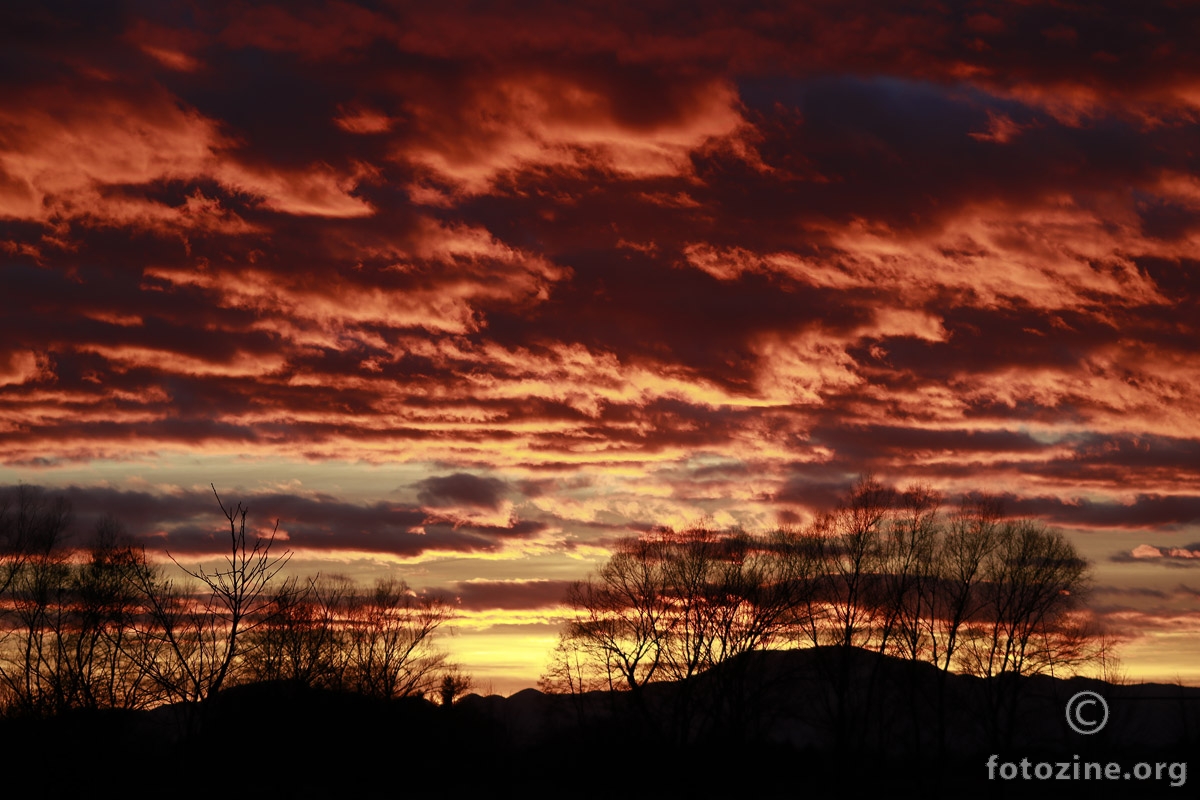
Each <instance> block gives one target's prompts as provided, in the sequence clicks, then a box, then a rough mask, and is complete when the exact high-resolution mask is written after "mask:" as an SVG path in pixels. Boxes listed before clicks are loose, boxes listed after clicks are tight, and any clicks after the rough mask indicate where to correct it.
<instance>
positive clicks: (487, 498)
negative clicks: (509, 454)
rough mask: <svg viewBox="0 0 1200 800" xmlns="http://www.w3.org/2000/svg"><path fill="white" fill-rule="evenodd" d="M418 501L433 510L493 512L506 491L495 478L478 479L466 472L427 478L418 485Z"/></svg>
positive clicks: (504, 484)
mask: <svg viewBox="0 0 1200 800" xmlns="http://www.w3.org/2000/svg"><path fill="white" fill-rule="evenodd" d="M417 487H418V488H419V489H420V491H419V492H418V493H417V498H418V499H419V500H420V501H421V502H422V503H424V504H425V505H427V506H431V507H434V508H444V507H456V506H469V507H474V508H486V509H492V510H495V509H497V508H499V507H500V501H501V500H502V499H503V496H504V493H505V492H506V491H507V490H508V485H507V484H506V483H505V482H504V481H502V480H500V479H498V478H480V477H479V476H477V475H471V474H470V473H467V472H456V473H454V474H453V475H443V476H441V477H434V478H426V479H425V480H423V481H420V482H419V483H418V484H417Z"/></svg>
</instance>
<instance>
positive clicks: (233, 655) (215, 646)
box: [141, 486, 291, 702]
mask: <svg viewBox="0 0 1200 800" xmlns="http://www.w3.org/2000/svg"><path fill="white" fill-rule="evenodd" d="M212 488H213V496H214V497H216V499H217V504H218V505H219V506H220V508H221V512H222V513H223V514H224V515H225V519H226V520H227V521H228V522H229V554H228V555H227V556H225V563H224V566H223V568H219V569H216V570H213V571H208V570H206V569H205V568H204V567H203V566H198V567H197V568H196V569H194V570H192V569H188V568H186V567H183V566H182V565H181V564H179V562H178V560H176V559H175V558H174V556H171V554H170V553H168V554H167V555H168V557H170V558H171V560H172V561H173V562H174V563H175V564H176V566H179V568H180V569H182V570H183V571H184V572H185V573H186V574H187V575H188V576H189V577H190V578H191V579H192V580H193V581H194V583H193V584H192V585H191V586H185V587H180V586H178V585H177V584H175V583H174V582H173V581H169V580H161V579H158V578H157V576H156V575H153V574H147V575H145V576H143V579H142V584H141V589H142V593H143V597H144V598H145V601H146V603H147V605H148V610H149V612H150V624H149V626H148V627H147V628H145V629H144V630H143V631H142V634H143V635H144V636H147V637H150V638H153V639H157V640H158V641H159V643H160V644H161V645H162V648H161V651H162V654H163V655H162V656H161V657H158V658H156V659H155V660H154V661H153V662H151V663H149V664H147V665H146V667H147V668H148V669H149V670H151V671H152V674H153V675H154V678H155V679H156V680H157V681H158V682H159V684H160V685H161V686H162V687H164V690H165V691H166V692H167V694H168V695H170V696H171V697H173V698H176V699H180V700H185V701H191V702H198V701H202V700H206V699H208V698H211V697H213V696H214V695H216V693H217V692H219V691H220V690H221V687H222V686H223V685H224V684H225V682H226V680H227V679H228V678H229V676H230V673H231V670H232V669H233V668H234V666H235V664H237V661H238V658H239V656H240V655H241V654H242V652H241V651H242V644H243V642H244V641H245V640H246V636H247V634H249V633H250V632H251V631H253V630H254V628H255V627H257V626H258V625H260V624H262V621H263V619H264V618H265V616H266V612H267V610H268V609H269V606H270V602H271V597H270V595H269V594H268V592H267V589H268V587H269V585H270V583H271V581H272V579H274V578H275V576H276V575H277V574H278V573H279V571H280V570H281V569H282V568H283V566H284V565H285V564H286V563H287V561H288V559H289V558H290V557H291V553H290V552H285V553H284V554H283V555H273V554H272V553H271V548H272V546H273V545H274V543H275V533H276V531H278V529H279V523H278V522H276V523H275V526H274V527H273V528H272V530H271V532H270V533H269V534H267V535H266V536H255V537H254V541H253V542H252V543H251V542H249V541H248V540H247V536H246V515H247V514H248V513H249V509H247V508H245V507H244V506H243V505H242V504H241V503H238V504H237V506H236V507H227V506H226V505H225V504H224V503H223V502H222V501H221V498H220V495H218V494H217V490H216V487H215V486H214V487H212Z"/></svg>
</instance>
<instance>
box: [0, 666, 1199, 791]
mask: <svg viewBox="0 0 1200 800" xmlns="http://www.w3.org/2000/svg"><path fill="white" fill-rule="evenodd" d="M1084 690H1089V691H1095V692H1097V693H1098V694H1099V695H1101V696H1102V697H1104V698H1105V700H1106V702H1107V703H1108V706H1109V710H1110V714H1109V721H1108V723H1107V724H1106V725H1105V727H1104V728H1103V729H1102V730H1101V731H1099V732H1098V733H1095V734H1091V735H1081V734H1079V733H1076V732H1074V731H1072V730H1071V729H1070V728H1069V727H1068V725H1067V721H1066V717H1065V713H1064V708H1065V704H1066V702H1067V701H1068V699H1070V698H1071V697H1072V696H1073V695H1075V694H1077V693H1078V692H1080V691H1084ZM1093 710H1095V709H1094V708H1089V709H1087V713H1085V714H1084V717H1085V718H1088V717H1091V716H1092V711H1093ZM0 748H2V752H3V755H4V761H5V763H6V766H7V767H8V769H7V773H8V781H7V783H8V785H7V787H6V788H8V789H10V790H13V791H12V793H11V794H10V793H9V792H5V793H4V794H5V795H7V796H14V797H16V796H39V797H77V796H80V795H81V794H83V793H85V792H87V793H94V792H96V791H97V790H101V792H102V793H104V794H109V793H110V792H115V793H116V795H117V796H146V795H150V796H163V797H246V796H259V797H401V796H414V795H415V796H444V797H471V796H483V795H492V796H495V795H499V796H517V795H520V796H524V797H533V798H536V797H554V798H564V797H565V798H570V797H605V798H640V797H654V798H674V797H679V798H706V797H724V796H730V797H739V798H741V797H772V798H774V797H781V798H782V797H786V798H804V797H817V798H820V797H841V796H847V797H885V798H899V797H963V798H968V797H995V798H1006V797H1011V798H1030V797H1056V798H1071V797H1086V798H1103V797H1179V798H1185V797H1186V798H1192V797H1197V796H1200V791H1197V787H1200V772H1197V773H1196V774H1193V773H1192V770H1198V771H1200V689H1189V688H1181V687H1176V686H1156V685H1137V686H1114V685H1110V684H1107V683H1103V682H1099V681H1087V680H1080V679H1076V680H1071V681H1064V680H1057V679H1052V678H1044V677H1041V678H1032V679H1024V680H1021V681H1010V682H999V681H983V680H979V679H975V678H968V677H964V676H955V675H951V676H942V675H941V674H940V673H938V672H937V671H936V670H935V669H933V668H932V667H930V666H929V665H926V664H912V663H909V662H901V661H896V660H893V659H888V658H881V657H879V656H875V655H873V654H871V653H866V652H864V651H849V652H842V651H835V650H822V651H812V650H809V651H796V652H791V653H756V654H753V656H752V657H751V658H746V659H741V660H738V661H736V662H735V663H733V664H731V665H726V667H722V668H721V669H720V670H719V671H717V672H716V674H712V673H710V674H706V675H704V676H701V678H699V679H696V680H692V681H689V682H687V683H686V684H662V685H655V686H651V687H649V688H647V689H646V690H645V691H644V692H642V693H631V692H622V693H619V694H616V695H612V694H607V693H591V694H587V695H583V696H577V697H569V696H550V695H544V694H542V693H540V692H536V691H533V690H527V691H525V692H521V693H519V694H517V695H514V696H513V697H510V698H501V697H496V696H493V697H479V696H476V695H471V696H468V697H466V698H463V699H462V700H460V701H459V702H458V703H456V704H454V705H453V706H450V707H440V706H436V705H434V704H432V703H429V702H427V701H425V700H420V699H413V698H409V699H405V700H399V701H391V702H381V701H373V700H369V699H367V698H363V697H358V696H353V695H347V694H340V693H335V692H328V691H321V690H313V689H305V688H303V687H297V686H289V685H283V684H259V685H252V686H243V687H238V688H235V689H231V690H228V691H226V692H224V693H222V695H221V696H220V697H218V698H216V699H215V700H214V701H213V702H211V703H210V704H208V705H207V706H203V707H192V708H184V707H170V708H160V709H156V710H154V711H148V712H147V711H104V712H76V713H72V714H69V715H65V716H61V717H57V718H51V719H5V720H0ZM993 755H995V756H996V758H994V759H993V758H991V756H993ZM1023 759H1024V763H1022V760H1023ZM989 762H990V763H991V766H990V767H989ZM989 773H990V774H991V776H992V777H991V778H990V779H989ZM1023 774H1024V775H1027V776H1028V777H1027V778H1026V777H1023ZM1006 775H1007V776H1010V777H1009V779H1007V780H1006V779H1005V776H1006ZM1126 775H1128V777H1126ZM18 787H22V788H23V787H29V788H28V789H24V790H18ZM105 790H107V791H105Z"/></svg>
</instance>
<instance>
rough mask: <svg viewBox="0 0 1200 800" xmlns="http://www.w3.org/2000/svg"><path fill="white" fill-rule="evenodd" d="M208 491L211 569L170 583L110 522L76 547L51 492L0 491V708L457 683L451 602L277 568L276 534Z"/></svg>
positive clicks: (416, 688)
mask: <svg viewBox="0 0 1200 800" xmlns="http://www.w3.org/2000/svg"><path fill="white" fill-rule="evenodd" d="M213 492H214V496H216V490H215V488H214V490H213ZM216 501H217V503H218V504H219V506H220V509H221V511H222V513H223V514H224V516H225V521H226V522H227V523H228V539H227V543H228V550H227V553H226V555H225V557H224V559H223V563H222V564H221V566H220V567H218V568H217V569H215V570H211V571H210V570H206V569H204V568H202V567H199V568H196V569H195V570H188V569H186V568H183V571H184V573H186V575H185V577H184V578H183V579H182V580H175V579H172V578H170V577H168V575H167V573H166V570H165V569H164V568H163V567H161V566H157V565H154V564H152V563H150V562H149V561H148V560H147V558H146V555H145V551H144V549H143V548H142V547H141V546H140V545H137V544H135V543H134V542H133V541H132V540H131V539H129V537H127V536H126V535H125V533H124V531H123V529H122V527H121V525H120V523H119V522H117V521H116V520H115V519H113V518H111V517H109V518H106V519H104V520H102V521H101V522H100V523H99V524H98V525H97V526H96V528H95V530H94V531H92V532H91V536H90V539H89V540H87V541H86V542H83V543H78V544H77V543H73V542H72V541H71V540H70V538H69V533H70V528H71V509H70V505H69V503H68V502H67V501H66V500H65V499H64V498H62V497H53V496H49V495H47V494H45V493H44V492H43V491H41V490H40V489H37V488H35V487H29V486H20V487H18V488H17V489H15V490H14V491H11V492H9V493H8V494H6V495H3V496H0V711H3V712H5V713H8V714H27V715H44V714H53V713H58V712H62V711H66V710H69V709H76V708H93V709H94V708H124V709H139V708H149V707H154V706H157V705H161V704H164V703H171V702H184V703H193V704H198V703H202V702H203V701H205V700H208V699H210V698H212V697H214V696H215V695H216V694H217V693H218V692H220V691H221V689H222V688H224V687H228V686H231V685H234V684H238V683H247V682H253V681H265V680H279V681H288V682H291V683H294V684H300V685H304V686H310V687H325V688H331V689H340V690H347V691H351V692H357V693H361V694H364V695H368V696H371V697H375V698H381V699H391V698H396V697H404V696H412V695H435V694H440V695H441V696H442V697H443V699H444V700H445V701H447V702H448V701H450V700H453V698H454V696H455V695H456V694H458V693H459V692H461V691H462V689H463V688H465V686H466V685H467V683H468V679H467V678H466V677H464V676H463V675H462V674H461V673H460V672H459V671H458V670H457V668H455V667H454V665H452V664H450V663H449V662H448V661H447V659H446V655H445V653H444V652H442V651H441V650H439V649H438V647H437V642H436V638H437V634H438V633H439V632H440V631H441V630H442V629H443V626H444V625H445V624H446V623H447V622H448V621H449V620H450V618H451V616H452V612H453V608H452V607H451V606H450V605H449V604H447V603H446V602H443V601H441V600H438V599H436V598H428V597H420V596H418V595H417V594H416V593H414V592H412V591H411V590H409V588H408V586H407V585H406V584H405V583H404V582H402V581H398V580H386V581H380V582H378V583H377V584H376V585H375V586H374V587H370V588H364V587H361V586H358V585H356V584H355V583H354V582H352V581H350V580H349V579H347V578H344V577H339V576H331V577H326V576H318V577H311V578H295V577H288V578H284V577H282V576H281V574H280V571H281V569H282V568H283V567H284V565H285V564H286V563H287V560H288V558H289V556H290V553H287V552H284V553H279V552H277V551H276V550H275V549H274V545H275V535H274V531H272V532H271V533H270V534H268V535H265V536H253V535H252V536H250V537H247V533H246V514H247V509H245V508H244V507H243V506H242V505H241V504H238V505H237V506H235V507H227V506H226V505H224V504H223V503H222V502H221V500H220V498H219V497H216Z"/></svg>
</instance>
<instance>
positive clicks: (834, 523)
mask: <svg viewBox="0 0 1200 800" xmlns="http://www.w3.org/2000/svg"><path fill="white" fill-rule="evenodd" d="M1089 580H1090V577H1089V567H1088V564H1087V563H1086V562H1085V560H1084V559H1082V558H1081V557H1080V556H1079V554H1078V553H1077V552H1076V550H1075V548H1074V547H1073V546H1072V545H1071V544H1070V542H1068V541H1067V540H1066V539H1065V538H1064V537H1063V535H1062V534H1061V533H1060V532H1058V531H1056V530H1053V529H1050V528H1047V527H1046V526H1045V525H1043V524H1041V523H1040V522H1036V521H1031V520H1014V519H1005V518H1003V516H1002V514H1001V509H1000V506H999V503H998V502H997V501H996V500H994V499H990V498H986V497H982V498H981V497H975V498H974V499H971V498H966V499H964V501H963V503H962V504H961V505H960V506H958V507H957V508H955V509H953V510H952V511H950V512H949V513H947V512H945V511H944V510H943V498H942V497H941V496H939V495H938V494H937V493H936V492H934V491H932V490H930V489H928V488H923V487H915V488H912V489H909V490H907V491H897V490H894V489H892V488H889V487H886V486H884V485H882V484H881V483H880V482H878V481H877V480H874V479H870V478H864V479H862V480H860V481H859V482H858V483H857V484H856V485H855V486H854V488H853V489H852V490H851V492H850V493H849V496H847V497H846V498H845V499H844V501H843V502H842V503H841V504H840V505H839V507H838V508H837V509H836V510H834V511H832V512H830V513H828V514H826V515H824V516H821V517H820V518H818V519H816V520H815V521H814V522H812V523H811V524H810V525H809V526H807V527H805V528H803V529H781V530H777V531H775V532H773V533H771V534H768V535H752V534H748V533H745V532H742V531H714V530H709V529H706V528H697V529H692V530H687V531H673V530H670V529H658V530H656V531H654V532H652V533H651V534H649V535H646V536H642V537H637V538H631V539H626V540H624V541H622V542H621V543H620V544H619V545H618V546H617V548H616V552H615V553H614V554H613V555H612V557H611V558H610V559H609V561H608V562H607V563H606V564H605V565H604V567H603V568H601V569H600V570H599V571H598V572H597V573H596V574H594V575H591V576H589V577H588V578H587V579H586V580H584V581H580V582H578V583H575V584H574V585H573V586H572V587H571V589H570V591H569V593H568V595H567V597H566V604H567V605H568V606H569V608H570V610H571V613H570V617H569V619H568V621H567V623H566V627H565V630H564V631H563V633H562V635H561V637H560V640H559V643H558V646H557V648H556V650H555V652H554V655H553V657H552V660H551V664H550V667H549V669H548V670H547V672H546V674H545V675H544V676H543V679H542V686H543V688H544V689H547V690H550V691H558V692H571V693H581V692H584V691H588V690H593V689H631V690H635V691H636V690H637V689H639V687H642V686H644V685H646V684H647V683H650V682H654V681H665V680H682V679H686V678H689V677H692V676H694V675H697V674H699V673H702V672H705V671H707V670H711V669H712V668H713V667H716V666H718V665H721V664H723V663H726V662H728V661H730V660H731V659H733V658H734V657H736V656H739V655H741V654H743V653H747V652H751V651H755V650H763V649H773V648H780V647H804V646H825V645H836V646H840V647H844V648H850V647H857V648H868V649H872V650H876V651H878V652H880V653H884V654H888V655H893V656H899V657H901V658H904V659H909V660H914V661H925V662H930V663H932V664H935V665H936V666H937V667H938V668H939V669H941V670H943V671H957V672H964V673H968V674H971V675H978V676H987V677H996V676H1002V675H1030V674H1036V673H1070V672H1072V671H1074V670H1077V669H1080V668H1082V667H1083V666H1084V665H1085V664H1091V663H1095V662H1096V661H1097V660H1098V659H1102V658H1103V657H1105V655H1106V650H1105V648H1106V643H1105V640H1104V639H1103V637H1101V636H1100V635H1099V633H1098V631H1097V630H1096V629H1095V628H1094V627H1093V626H1091V625H1090V623H1089V621H1088V615H1087V614H1086V609H1085V608H1084V605H1083V599H1084V597H1085V594H1086V591H1087V588H1088V585H1089Z"/></svg>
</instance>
